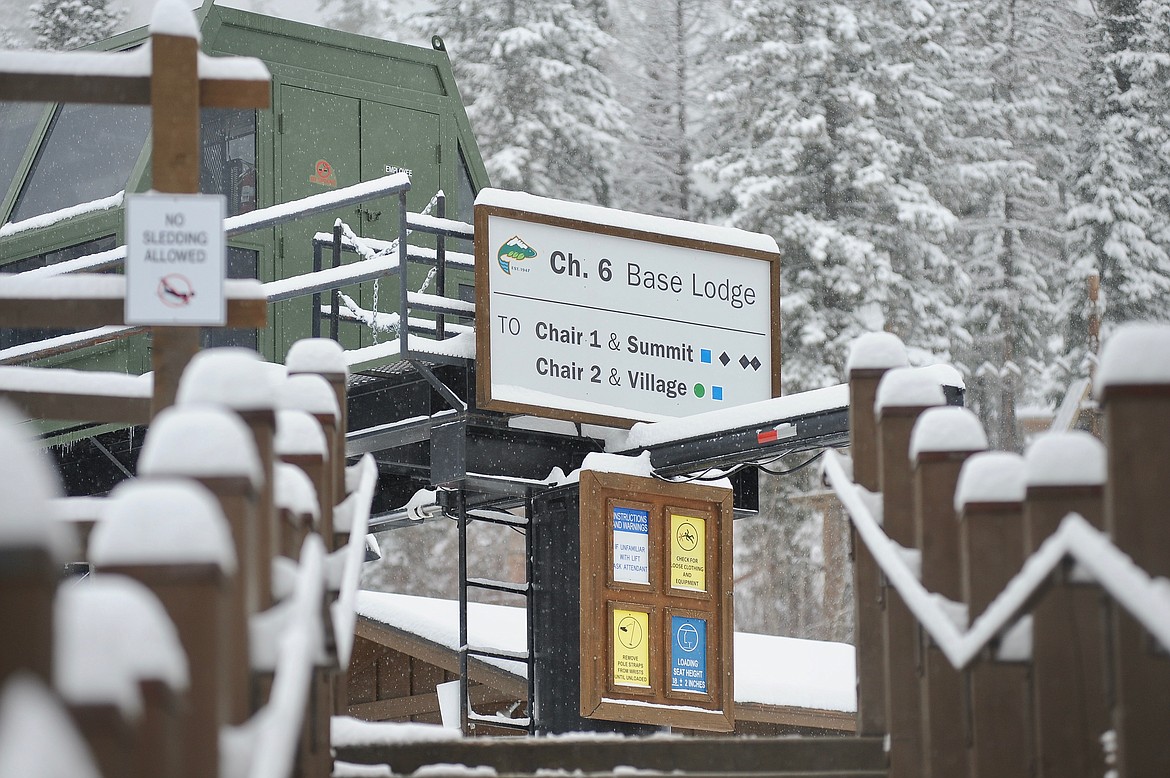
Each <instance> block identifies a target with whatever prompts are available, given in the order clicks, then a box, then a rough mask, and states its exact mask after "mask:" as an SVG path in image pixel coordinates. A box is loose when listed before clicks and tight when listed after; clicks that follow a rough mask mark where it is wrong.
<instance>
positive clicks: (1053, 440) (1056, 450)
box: [1024, 430, 1105, 486]
mask: <svg viewBox="0 0 1170 778" xmlns="http://www.w3.org/2000/svg"><path fill="white" fill-rule="evenodd" d="M1024 468H1025V472H1026V479H1027V484H1028V486H1090V485H1091V486H1100V485H1102V484H1104V483H1105V446H1104V445H1103V444H1102V443H1101V441H1099V440H1097V439H1096V438H1095V437H1093V436H1092V435H1090V434H1089V433H1087V432H1083V431H1081V430H1074V431H1072V432H1054V433H1051V434H1048V435H1041V436H1040V437H1038V438H1036V440H1034V441H1033V442H1032V444H1031V445H1029V446H1028V450H1027V451H1025V452H1024Z"/></svg>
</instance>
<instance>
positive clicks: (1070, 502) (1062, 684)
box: [1024, 432, 1111, 778]
mask: <svg viewBox="0 0 1170 778" xmlns="http://www.w3.org/2000/svg"><path fill="white" fill-rule="evenodd" d="M1024 462H1025V466H1026V472H1027V497H1026V500H1025V503H1024V542H1025V551H1026V552H1027V553H1028V554H1032V553H1035V551H1036V550H1037V549H1038V548H1039V547H1040V544H1041V543H1043V542H1044V540H1045V539H1046V538H1048V537H1049V536H1050V535H1052V534H1053V533H1054V532H1056V530H1057V528H1058V527H1059V526H1060V522H1061V521H1062V520H1063V519H1064V517H1065V516H1067V515H1068V514H1069V513H1077V514H1079V515H1080V516H1081V517H1083V518H1084V519H1086V520H1087V521H1088V522H1089V523H1090V524H1092V525H1093V526H1094V527H1096V528H1098V529H1101V528H1102V527H1103V524H1104V517H1103V514H1104V504H1103V497H1104V492H1105V449H1104V447H1103V446H1102V445H1101V443H1100V441H1098V440H1097V439H1096V438H1094V437H1093V436H1091V435H1089V434H1088V433H1085V432H1068V433H1059V434H1050V435H1045V436H1042V437H1040V438H1039V439H1037V440H1036V441H1035V442H1034V443H1032V445H1031V446H1029V447H1028V450H1027V451H1026V452H1025V453H1024ZM1104 614H1105V601H1104V594H1103V592H1102V591H1101V588H1100V587H1099V586H1097V585H1096V584H1095V583H1091V582H1083V581H1077V580H1075V578H1074V577H1073V566H1072V564H1071V562H1070V561H1068V560H1066V561H1065V564H1064V565H1063V566H1062V568H1061V569H1060V570H1059V571H1058V572H1057V574H1056V576H1055V579H1054V580H1053V581H1052V585H1051V588H1049V590H1048V591H1047V592H1046V593H1045V594H1044V596H1043V597H1042V598H1041V599H1040V600H1039V602H1037V603H1036V607H1035V608H1034V609H1033V611H1032V678H1033V680H1032V684H1033V686H1032V688H1033V692H1032V694H1033V702H1034V705H1035V709H1036V762H1037V764H1036V767H1037V770H1036V773H1037V775H1040V776H1043V778H1062V777H1063V776H1068V775H1104V774H1105V773H1106V771H1107V770H1108V769H1109V768H1108V766H1107V765H1106V763H1105V760H1104V749H1103V748H1102V746H1101V742H1100V738H1101V735H1102V734H1103V733H1104V732H1105V731H1106V730H1108V729H1109V728H1110V726H1111V724H1110V708H1109V702H1108V699H1107V691H1106V687H1105V678H1106V675H1107V670H1106V668H1107V665H1106V652H1105V646H1106V643H1105V641H1106V632H1105V619H1104Z"/></svg>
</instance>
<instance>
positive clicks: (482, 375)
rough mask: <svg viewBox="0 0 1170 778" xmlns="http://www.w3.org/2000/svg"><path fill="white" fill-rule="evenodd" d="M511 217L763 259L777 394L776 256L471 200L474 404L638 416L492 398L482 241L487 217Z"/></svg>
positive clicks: (527, 411)
mask: <svg viewBox="0 0 1170 778" xmlns="http://www.w3.org/2000/svg"><path fill="white" fill-rule="evenodd" d="M493 217H498V218H504V219H514V220H517V221H522V222H532V223H536V224H546V225H550V226H553V227H560V228H564V229H567V230H576V231H578V232H584V233H593V234H598V235H612V236H614V237H619V238H627V239H629V240H637V241H643V242H648V243H659V244H662V245H666V246H676V247H680V248H687V249H694V250H696V251H707V252H712V253H715V254H722V255H727V256H736V257H743V258H745V259H755V260H760V261H765V262H768V263H769V269H768V286H769V294H770V297H771V311H770V314H769V322H770V327H771V344H770V349H771V355H770V356H771V376H770V380H771V389H772V397H779V396H780V255H779V254H776V253H773V252H769V251H762V250H759V249H754V248H748V247H744V246H735V245H731V244H726V243H715V242H711V241H706V240H698V239H695V238H687V237H681V236H678V235H668V234H664V233H657V232H646V231H642V230H636V229H631V228H628V227H616V226H611V225H607V224H598V223H594V222H587V221H581V220H579V219H571V218H566V217H561V216H552V215H549V214H546V213H539V212H535V211H525V210H519V209H516V208H507V207H504V206H500V205H488V204H482V203H481V204H477V205H476V206H475V213H474V221H475V235H476V241H475V277H476V279H477V282H476V285H475V310H476V327H475V357H476V359H475V361H476V373H477V378H476V405H477V406H478V407H480V408H484V409H487V410H494V411H503V412H505V413H514V414H521V415H532V416H541V417H544V418H550V419H563V420H566V421H571V422H575V423H578V424H582V423H584V424H600V425H603V426H607V427H626V428H628V427H631V426H633V424H634V423H636V422H637V421H639V420H641V419H639V418H637V417H635V416H631V417H621V416H609V415H603V414H597V413H589V412H585V411H575V410H568V409H563V408H550V407H546V406H543V405H532V404H528V403H522V402H513V401H509V400H501V399H496V398H494V397H493V396H492V368H491V364H492V360H491V355H492V328H491V324H492V312H491V296H492V295H491V288H490V286H491V284H490V278H491V274H490V272H489V265H490V263H491V261H492V258H491V256H490V249H491V247H490V246H489V245H488V222H489V220H490V219H491V218H493Z"/></svg>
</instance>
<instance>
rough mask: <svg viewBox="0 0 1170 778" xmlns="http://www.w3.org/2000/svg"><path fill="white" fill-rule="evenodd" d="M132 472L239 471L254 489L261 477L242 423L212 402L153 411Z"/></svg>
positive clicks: (213, 474)
mask: <svg viewBox="0 0 1170 778" xmlns="http://www.w3.org/2000/svg"><path fill="white" fill-rule="evenodd" d="M138 472H139V474H140V475H184V476H190V477H192V478H221V477H231V476H242V477H245V478H247V479H249V480H250V481H251V482H252V486H254V487H255V488H257V489H259V488H260V486H261V482H262V480H263V477H264V476H263V473H262V470H261V466H260V456H259V454H257V453H256V443H255V441H254V439H253V438H252V433H251V432H249V431H248V427H247V425H245V424H244V422H243V421H241V420H240V417H239V416H237V415H236V414H234V413H231V412H230V411H227V410H225V409H224V408H222V407H219V406H214V405H173V406H171V407H170V408H167V409H165V410H164V411H162V412H161V413H160V414H159V415H158V416H156V417H155V418H154V420H153V421H152V422H151V423H150V429H149V431H148V432H147V434H146V442H145V443H143V446H142V454H141V455H140V456H139V458H138Z"/></svg>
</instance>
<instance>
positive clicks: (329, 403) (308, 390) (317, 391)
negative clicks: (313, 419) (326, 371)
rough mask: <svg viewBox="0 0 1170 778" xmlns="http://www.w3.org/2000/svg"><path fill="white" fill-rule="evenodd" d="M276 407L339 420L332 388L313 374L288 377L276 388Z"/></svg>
mask: <svg viewBox="0 0 1170 778" xmlns="http://www.w3.org/2000/svg"><path fill="white" fill-rule="evenodd" d="M276 407H278V408H288V409H295V410H300V411H308V412H309V413H311V414H313V415H314V416H332V417H333V418H334V419H336V418H339V416H340V415H341V414H340V411H339V410H338V407H337V395H336V394H334V393H333V387H331V386H330V385H329V382H328V381H326V380H325V379H324V378H323V377H321V376H320V375H317V374H315V373H298V374H296V375H290V376H289V377H288V378H286V379H285V380H284V381H281V382H280V383H279V384H277V386H276Z"/></svg>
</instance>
